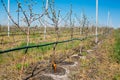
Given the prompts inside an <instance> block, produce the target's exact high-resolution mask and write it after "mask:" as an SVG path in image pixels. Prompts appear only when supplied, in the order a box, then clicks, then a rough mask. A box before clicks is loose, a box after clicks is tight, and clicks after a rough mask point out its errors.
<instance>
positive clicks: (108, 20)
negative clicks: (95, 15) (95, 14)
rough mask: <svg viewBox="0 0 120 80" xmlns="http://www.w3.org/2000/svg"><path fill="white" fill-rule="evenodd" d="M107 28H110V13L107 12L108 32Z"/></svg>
mask: <svg viewBox="0 0 120 80" xmlns="http://www.w3.org/2000/svg"><path fill="white" fill-rule="evenodd" d="M109 26H110V12H109V11H108V19H107V27H108V29H107V31H109Z"/></svg>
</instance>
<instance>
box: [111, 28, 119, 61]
mask: <svg viewBox="0 0 120 80" xmlns="http://www.w3.org/2000/svg"><path fill="white" fill-rule="evenodd" d="M112 57H113V59H114V60H115V61H116V62H117V63H120V30H116V32H115V45H114V53H113V56H112Z"/></svg>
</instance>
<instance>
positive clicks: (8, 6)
mask: <svg viewBox="0 0 120 80" xmlns="http://www.w3.org/2000/svg"><path fill="white" fill-rule="evenodd" d="M9 12H10V0H8V13H9ZM9 21H10V18H9V16H8V37H9V36H10V23H9Z"/></svg>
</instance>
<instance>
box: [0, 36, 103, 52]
mask: <svg viewBox="0 0 120 80" xmlns="http://www.w3.org/2000/svg"><path fill="white" fill-rule="evenodd" d="M99 35H101V34H99ZM99 35H98V36H99ZM94 36H96V35H92V36H89V37H84V38H73V39H70V40H64V41H57V42H50V43H47V44H39V45H33V46H24V47H19V48H13V49H8V50H3V51H0V54H3V53H7V52H12V51H17V50H22V49H29V48H36V47H43V46H48V45H54V44H59V43H66V42H70V41H74V40H80V41H83V40H85V39H87V38H92V37H94Z"/></svg>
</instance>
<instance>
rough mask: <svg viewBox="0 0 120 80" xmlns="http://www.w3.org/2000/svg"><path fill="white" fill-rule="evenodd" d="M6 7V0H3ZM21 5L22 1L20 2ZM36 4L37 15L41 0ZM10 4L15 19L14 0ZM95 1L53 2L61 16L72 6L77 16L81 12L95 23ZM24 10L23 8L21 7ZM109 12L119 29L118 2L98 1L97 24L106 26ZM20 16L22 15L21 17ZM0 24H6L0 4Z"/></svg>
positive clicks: (119, 7)
mask: <svg viewBox="0 0 120 80" xmlns="http://www.w3.org/2000/svg"><path fill="white" fill-rule="evenodd" d="M4 1H5V3H6V5H7V0H4ZM20 1H21V3H23V1H24V0H20ZM36 1H37V2H38V3H37V5H35V6H34V11H35V12H37V13H40V12H41V10H42V9H41V8H42V0H36ZM10 3H11V6H10V7H11V11H10V12H11V15H12V16H13V18H14V19H16V16H17V14H16V12H15V11H16V10H17V6H16V2H15V0H10ZM95 3H96V0H55V6H56V9H60V10H61V13H62V15H65V14H66V13H67V12H68V11H69V9H70V4H72V6H73V13H74V14H77V15H78V16H80V15H81V12H82V10H84V13H85V14H86V16H87V17H88V18H89V20H91V21H92V20H93V21H95V10H96V9H95V7H96V4H95ZM23 7H24V8H26V7H25V6H23ZM108 11H110V19H111V23H112V24H113V26H114V27H120V0H99V24H100V25H106V24H107V15H108ZM21 16H22V15H21ZM0 24H7V14H6V13H5V10H4V8H3V6H2V4H1V2H0Z"/></svg>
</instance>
